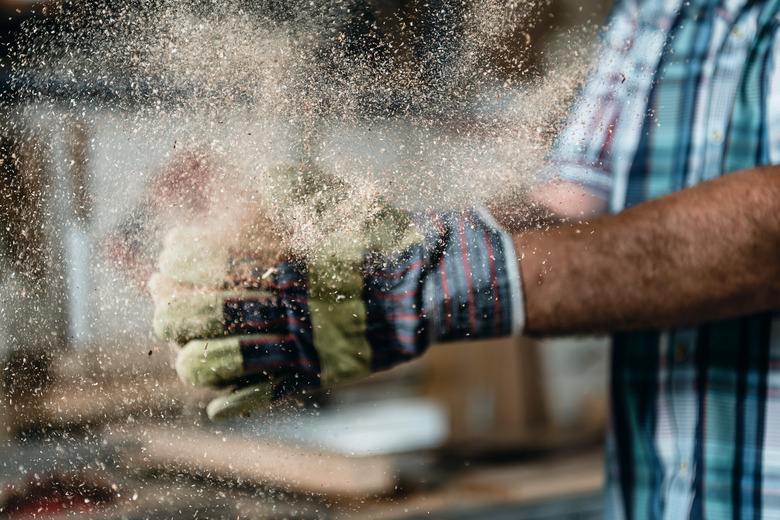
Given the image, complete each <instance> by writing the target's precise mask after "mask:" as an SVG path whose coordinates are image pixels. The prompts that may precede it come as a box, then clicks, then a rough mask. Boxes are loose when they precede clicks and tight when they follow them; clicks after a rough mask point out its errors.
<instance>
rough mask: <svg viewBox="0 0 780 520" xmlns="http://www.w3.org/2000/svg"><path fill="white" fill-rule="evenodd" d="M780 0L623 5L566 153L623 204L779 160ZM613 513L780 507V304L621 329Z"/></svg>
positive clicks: (632, 0) (666, 0)
mask: <svg viewBox="0 0 780 520" xmlns="http://www.w3.org/2000/svg"><path fill="white" fill-rule="evenodd" d="M779 9H780V2H778V1H777V0H765V1H764V0H755V1H751V0H717V1H708V0H686V1H684V2H683V1H680V0H646V1H643V0H625V1H620V0H619V1H618V4H617V5H616V6H615V8H614V10H613V13H612V15H611V18H610V19H609V22H608V29H607V30H606V31H605V32H604V51H603V53H602V54H601V56H600V59H599V64H598V66H597V67H596V69H595V70H594V72H593V75H592V77H591V79H590V81H589V82H588V84H587V85H586V87H584V90H583V92H582V96H581V98H580V101H579V102H578V104H577V106H576V107H575V108H574V110H573V112H572V116H571V119H570V121H569V124H568V125H567V128H566V130H565V131H564V132H563V134H562V136H561V139H560V142H559V146H558V149H557V150H556V153H555V157H554V163H555V164H556V165H557V168H556V171H558V172H560V173H561V175H562V176H563V177H565V178H568V179H571V180H574V181H576V182H578V183H581V184H582V185H583V186H584V187H585V188H586V189H587V190H589V191H591V192H592V193H594V194H597V195H600V196H602V197H604V198H605V199H607V200H608V201H609V206H610V208H611V210H612V211H613V212H617V211H620V210H622V209H623V208H625V207H628V206H631V205H635V204H638V203H641V202H643V201H646V200H649V199H653V198H656V197H660V196H663V195H665V194H668V193H671V192H674V191H677V190H680V189H682V188H685V187H688V186H692V185H695V184H697V183H699V182H702V181H706V180H709V179H713V178H715V177H718V176H720V175H723V174H727V173H729V172H733V171H737V170H742V169H747V168H751V167H755V166H763V165H771V164H780V66H778V65H780V63H778V59H780V38H779V35H778V31H779V30H780V25H779V24H778V19H779V18H778V10H779ZM611 395H612V421H611V427H610V435H609V439H608V447H607V486H606V499H607V511H608V517H609V518H615V519H646V518H652V519H678V518H679V519H690V518H693V519H704V518H708V519H726V518H729V519H753V518H780V317H778V313H777V312H767V313H762V314H758V315H754V316H745V317H741V318H738V319H733V320H728V321H724V322H720V323H709V324H703V325H701V326H696V327H689V328H680V329H675V330H665V331H647V332H642V333H630V334H620V335H617V336H615V338H614V341H613V349H612V380H611Z"/></svg>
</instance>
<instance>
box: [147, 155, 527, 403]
mask: <svg viewBox="0 0 780 520" xmlns="http://www.w3.org/2000/svg"><path fill="white" fill-rule="evenodd" d="M271 174H272V176H273V177H274V178H273V181H272V183H271V184H272V185H273V186H274V187H275V189H276V193H278V194H280V195H279V197H280V198H279V199H277V200H282V197H284V204H286V208H289V207H294V206H295V205H301V207H304V206H305V208H306V210H307V211H309V212H314V214H315V216H316V220H317V221H318V226H319V227H320V229H321V230H322V237H323V240H322V242H321V244H320V246H321V247H318V248H316V249H311V250H309V251H306V252H304V253H303V254H297V255H294V256H293V255H290V254H287V255H285V254H283V253H282V252H281V249H277V250H275V251H273V253H271V252H269V251H268V250H262V249H258V248H256V247H250V248H243V247H240V244H231V243H230V242H231V241H230V240H226V237H225V236H224V235H223V234H217V235H214V234H209V233H204V232H203V231H202V230H200V229H198V228H189V229H184V228H183V229H178V230H175V231H174V232H173V233H171V235H169V237H168V239H167V240H166V244H165V248H164V251H163V253H162V255H161V257H160V261H159V270H158V272H157V273H156V274H155V275H154V277H153V279H152V281H151V282H150V286H151V288H152V291H153V294H154V297H155V303H156V312H155V330H156V332H157V334H158V335H160V336H161V337H162V338H164V339H167V340H171V341H175V342H177V343H179V344H180V345H183V348H182V349H181V350H180V352H179V354H178V357H177V362H176V368H177V371H178V373H179V376H180V377H181V379H182V380H184V381H185V382H187V383H189V384H192V385H195V386H208V387H215V388H228V387H232V388H233V390H232V391H230V392H229V393H227V394H225V396H223V397H221V398H218V399H217V400H215V401H213V402H212V403H210V404H209V407H208V410H207V411H208V413H209V416H210V417H212V418H227V417H233V416H236V415H241V414H246V413H251V412H253V411H257V410H262V409H265V408H267V407H268V406H269V405H270V404H271V403H273V402H277V401H280V400H282V399H284V398H286V397H288V396H290V395H292V394H300V393H302V392H305V391H308V390H311V389H317V388H323V387H328V386H331V385H334V384H337V383H340V382H343V381H347V380H351V379H354V378H356V377H360V376H364V375H367V374H369V373H371V372H374V371H377V370H383V369H387V368H390V367H392V366H394V365H396V364H398V363H400V362H402V361H405V360H408V359H412V358H414V357H416V356H419V355H420V354H422V353H423V352H424V351H425V349H426V348H427V346H428V345H429V344H430V343H431V342H432V341H452V340H458V339H465V338H480V337H482V338H484V337H495V336H501V335H508V334H510V333H512V332H513V327H515V328H514V332H517V325H518V324H519V322H520V321H521V319H522V312H521V303H520V302H521V296H520V288H519V275H518V273H517V260H516V258H515V256H514V251H513V249H512V246H511V239H510V238H509V237H508V235H506V234H504V233H503V232H501V231H499V230H498V229H496V228H495V227H494V226H493V225H491V224H489V221H490V220H491V219H490V217H489V216H483V215H480V214H479V213H477V212H475V211H457V212H451V213H446V214H430V213H429V214H419V215H415V216H411V215H409V214H407V213H404V212H401V211H398V210H396V209H394V208H392V207H390V206H389V205H387V204H386V203H384V202H383V201H382V200H381V199H379V198H373V199H371V200H369V201H363V204H361V205H359V207H358V206H355V204H353V203H352V202H351V201H350V200H348V197H346V196H345V195H344V194H345V193H346V192H345V190H344V187H343V186H342V185H341V183H340V182H339V181H338V180H336V179H333V178H332V177H329V176H327V175H325V174H324V173H322V172H318V171H316V170H313V169H310V168H304V167H297V168H289V167H284V168H275V169H273V170H272V172H271ZM279 211H287V209H279ZM345 211H347V212H350V214H351V215H354V216H353V218H350V219H347V220H346V221H345V220H344V218H343V213H344V212H345ZM294 213H295V212H294ZM345 222H346V223H347V225H348V227H349V229H342V227H343V226H344V223H345ZM228 235H229V234H228ZM288 253H289V252H288Z"/></svg>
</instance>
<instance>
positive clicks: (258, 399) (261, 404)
mask: <svg viewBox="0 0 780 520" xmlns="http://www.w3.org/2000/svg"><path fill="white" fill-rule="evenodd" d="M272 395H273V384H272V383H270V382H266V383H257V384H254V385H247V386H242V387H237V388H235V389H233V390H231V391H230V392H228V393H226V394H224V395H221V396H219V397H217V398H215V399H212V400H211V401H210V402H209V404H208V406H206V414H207V415H208V416H209V419H211V420H212V421H224V420H227V419H234V418H236V417H247V416H249V415H251V414H253V413H256V412H267V411H268V410H269V409H270V408H271V396H272Z"/></svg>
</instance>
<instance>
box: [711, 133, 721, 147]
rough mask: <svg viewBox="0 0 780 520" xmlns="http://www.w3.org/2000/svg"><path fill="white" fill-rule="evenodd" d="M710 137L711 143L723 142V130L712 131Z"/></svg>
mask: <svg viewBox="0 0 780 520" xmlns="http://www.w3.org/2000/svg"><path fill="white" fill-rule="evenodd" d="M711 138H712V142H713V143H715V144H720V143H722V142H723V132H721V131H720V130H715V131H714V132H712V136H711Z"/></svg>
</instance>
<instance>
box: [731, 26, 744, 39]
mask: <svg viewBox="0 0 780 520" xmlns="http://www.w3.org/2000/svg"><path fill="white" fill-rule="evenodd" d="M731 39H732V40H734V41H735V42H741V41H742V40H744V39H745V33H744V32H743V31H742V29H740V28H739V27H735V28H734V30H732V31H731Z"/></svg>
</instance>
